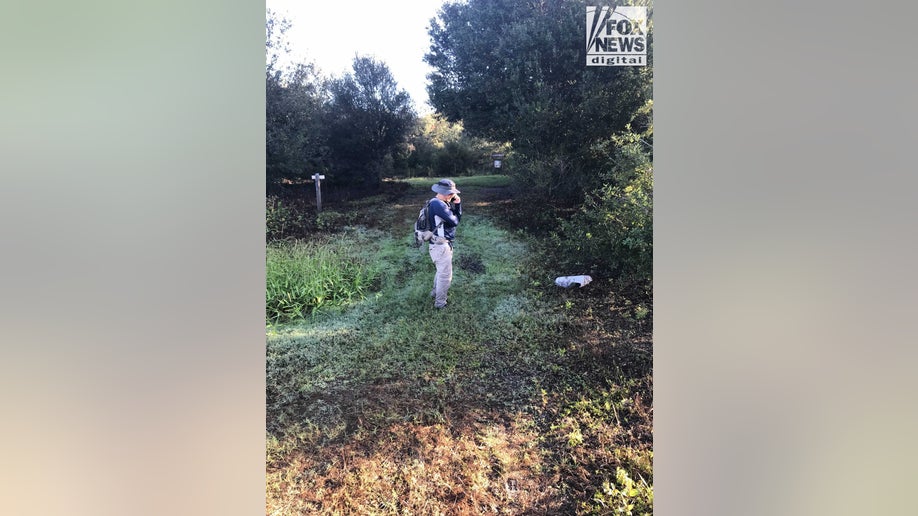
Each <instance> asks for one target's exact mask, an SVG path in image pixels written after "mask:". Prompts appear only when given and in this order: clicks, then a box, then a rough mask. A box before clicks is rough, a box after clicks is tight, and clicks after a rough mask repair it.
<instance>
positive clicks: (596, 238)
mask: <svg viewBox="0 0 918 516" xmlns="http://www.w3.org/2000/svg"><path fill="white" fill-rule="evenodd" d="M604 148H605V149H609V152H610V158H611V159H610V163H612V167H611V169H610V170H609V171H608V172H607V173H606V174H604V176H603V177H604V184H603V186H602V187H601V188H599V189H598V190H597V191H595V192H591V193H589V194H587V196H586V199H585V201H584V203H583V205H582V207H581V208H580V210H579V211H578V212H577V213H575V214H574V215H573V216H572V217H570V218H569V219H567V220H563V221H562V222H561V223H560V227H559V228H558V230H557V231H556V232H555V233H554V234H553V242H554V245H555V247H556V250H557V251H559V253H558V255H559V257H560V259H561V260H562V261H564V262H566V265H568V266H571V267H575V268H578V269H582V270H584V272H589V273H591V274H598V275H602V276H608V277H614V278H617V279H620V280H624V281H627V282H637V283H642V284H645V285H649V284H650V282H651V279H652V265H653V263H652V259H653V167H652V165H651V163H650V156H649V155H648V153H647V152H646V151H645V150H644V148H643V143H642V142H641V140H640V138H638V137H637V136H635V135H628V136H626V137H619V138H616V139H614V140H613V141H610V142H608V144H606V145H604ZM601 150H602V149H601Z"/></svg>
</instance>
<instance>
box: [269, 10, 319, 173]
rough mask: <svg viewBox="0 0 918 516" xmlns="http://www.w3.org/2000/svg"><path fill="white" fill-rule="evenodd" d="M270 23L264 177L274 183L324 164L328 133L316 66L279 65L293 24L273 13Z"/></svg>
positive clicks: (270, 16) (308, 64) (309, 64)
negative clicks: (287, 34)
mask: <svg viewBox="0 0 918 516" xmlns="http://www.w3.org/2000/svg"><path fill="white" fill-rule="evenodd" d="M265 26H266V32H267V41H266V43H265V50H266V52H267V65H266V69H265V175H266V178H267V180H268V181H269V182H272V181H277V180H279V179H280V178H296V177H299V176H301V175H303V174H304V173H305V172H306V171H307V170H311V169H315V168H317V167H319V166H321V164H322V160H323V157H324V154H325V140H326V135H325V134H324V132H323V129H322V117H323V113H324V109H323V106H322V102H323V100H322V85H321V79H320V78H319V76H318V73H317V71H316V69H315V66H314V65H313V64H311V63H303V64H299V65H297V66H295V67H293V68H292V69H280V68H278V67H277V61H278V58H279V55H280V53H282V52H285V51H286V49H287V44H286V41H285V39H284V33H285V32H286V31H287V29H289V28H290V22H289V21H287V20H286V19H277V17H276V15H275V14H274V13H273V12H271V11H268V17H267V21H266V23H265Z"/></svg>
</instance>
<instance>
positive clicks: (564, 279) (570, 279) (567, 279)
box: [555, 276, 593, 288]
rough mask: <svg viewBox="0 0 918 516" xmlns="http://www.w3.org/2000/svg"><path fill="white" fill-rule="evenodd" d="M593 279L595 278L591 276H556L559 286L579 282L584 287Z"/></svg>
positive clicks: (568, 285) (567, 285) (556, 283)
mask: <svg viewBox="0 0 918 516" xmlns="http://www.w3.org/2000/svg"><path fill="white" fill-rule="evenodd" d="M591 281H593V278H591V277H589V276H561V277H558V278H555V285H558V286H559V287H564V288H567V287H570V286H571V285H574V284H577V285H580V286H581V287H583V286H584V285H586V284H587V283H589V282H591Z"/></svg>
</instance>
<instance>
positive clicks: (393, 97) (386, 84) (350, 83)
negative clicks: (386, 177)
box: [327, 57, 416, 186]
mask: <svg viewBox="0 0 918 516" xmlns="http://www.w3.org/2000/svg"><path fill="white" fill-rule="evenodd" d="M352 68H353V72H351V73H347V74H344V75H343V76H342V77H340V78H337V79H334V80H332V81H331V82H330V83H329V87H328V90H329V95H330V102H329V106H328V112H327V116H328V118H327V128H328V136H329V138H328V145H329V150H330V154H331V166H332V168H333V169H334V170H335V177H334V179H332V178H329V181H334V182H338V183H341V182H347V183H349V184H351V185H355V186H374V185H378V184H379V183H380V182H381V181H382V173H383V172H384V171H385V170H386V169H387V168H389V167H391V160H392V157H393V153H394V152H395V151H396V150H397V148H398V146H399V145H400V144H403V143H404V142H405V141H406V138H407V136H408V134H409V132H410V131H411V129H412V127H413V124H414V123H415V117H416V115H415V112H414V108H413V106H412V104H411V97H410V96H409V95H408V93H407V92H406V91H405V90H402V89H399V88H398V84H397V83H396V82H395V79H394V78H393V76H392V73H391V72H390V71H389V68H388V66H386V64H385V63H383V62H381V61H378V60H376V59H373V58H370V57H355V58H354V62H353V66H352Z"/></svg>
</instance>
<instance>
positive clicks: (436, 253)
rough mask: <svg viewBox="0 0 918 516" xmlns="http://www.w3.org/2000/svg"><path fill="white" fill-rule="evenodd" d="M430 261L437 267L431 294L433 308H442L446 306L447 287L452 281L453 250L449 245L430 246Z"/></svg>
mask: <svg viewBox="0 0 918 516" xmlns="http://www.w3.org/2000/svg"><path fill="white" fill-rule="evenodd" d="M430 259H431V260H433V263H434V265H436V266H437V273H436V274H434V288H433V291H432V292H431V294H432V295H433V296H434V306H435V307H437V308H442V307H444V306H446V294H447V292H448V291H449V285H450V283H452V281H453V248H452V246H450V245H449V244H436V245H434V244H431V245H430Z"/></svg>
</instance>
